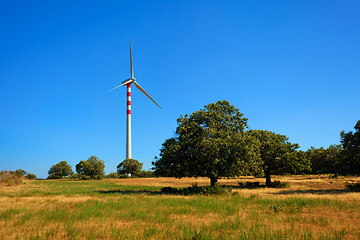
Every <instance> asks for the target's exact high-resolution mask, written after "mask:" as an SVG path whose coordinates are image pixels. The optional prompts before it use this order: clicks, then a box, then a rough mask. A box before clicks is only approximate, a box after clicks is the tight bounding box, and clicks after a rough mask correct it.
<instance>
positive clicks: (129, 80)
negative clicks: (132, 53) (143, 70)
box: [121, 78, 135, 85]
mask: <svg viewBox="0 0 360 240" xmlns="http://www.w3.org/2000/svg"><path fill="white" fill-rule="evenodd" d="M133 82H135V78H128V79H126V80H124V81H122V83H121V85H127V84H129V83H133Z"/></svg>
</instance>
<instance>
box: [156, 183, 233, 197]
mask: <svg viewBox="0 0 360 240" xmlns="http://www.w3.org/2000/svg"><path fill="white" fill-rule="evenodd" d="M231 190H232V188H231V187H229V186H219V185H215V186H205V187H199V186H197V185H193V186H192V187H187V188H172V187H164V188H162V189H161V193H164V194H177V195H185V196H187V195H195V194H196V195H198V194H200V195H201V194H204V195H222V194H228V193H230V192H231Z"/></svg>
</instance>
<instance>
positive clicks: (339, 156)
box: [306, 120, 360, 175]
mask: <svg viewBox="0 0 360 240" xmlns="http://www.w3.org/2000/svg"><path fill="white" fill-rule="evenodd" d="M354 128H355V132H352V131H350V132H347V133H346V132H345V131H342V132H341V133H340V137H341V141H340V144H338V145H331V146H329V147H328V148H314V147H311V148H310V149H309V150H308V151H307V152H306V153H307V156H308V158H309V159H310V161H311V164H312V169H313V173H315V174H321V173H332V174H336V175H338V174H342V175H347V174H350V175H360V120H359V121H358V122H357V123H356V125H355V127H354Z"/></svg>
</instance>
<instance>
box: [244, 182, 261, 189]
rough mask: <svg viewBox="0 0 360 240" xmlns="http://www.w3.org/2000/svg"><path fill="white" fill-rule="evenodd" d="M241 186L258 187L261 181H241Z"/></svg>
mask: <svg viewBox="0 0 360 240" xmlns="http://www.w3.org/2000/svg"><path fill="white" fill-rule="evenodd" d="M239 186H240V187H241V188H258V187H260V182H245V183H244V182H239Z"/></svg>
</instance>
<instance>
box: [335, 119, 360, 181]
mask: <svg viewBox="0 0 360 240" xmlns="http://www.w3.org/2000/svg"><path fill="white" fill-rule="evenodd" d="M354 128H355V130H356V131H355V132H352V131H350V132H347V133H345V131H342V132H341V133H340V136H341V144H342V146H343V149H344V151H343V156H342V166H341V168H342V173H343V174H354V175H360V120H359V121H357V123H356V125H355V127H354Z"/></svg>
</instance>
